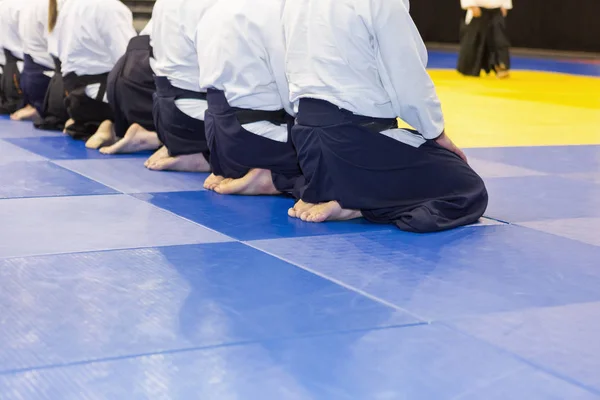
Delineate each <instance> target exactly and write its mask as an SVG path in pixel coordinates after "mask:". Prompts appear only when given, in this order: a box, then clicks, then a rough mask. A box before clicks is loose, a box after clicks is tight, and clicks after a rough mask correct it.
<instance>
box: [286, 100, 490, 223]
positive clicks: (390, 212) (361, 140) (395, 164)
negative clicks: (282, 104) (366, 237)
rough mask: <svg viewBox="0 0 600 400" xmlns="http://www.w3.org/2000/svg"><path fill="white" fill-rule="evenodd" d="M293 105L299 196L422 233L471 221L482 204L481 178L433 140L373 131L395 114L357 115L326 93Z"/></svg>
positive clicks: (484, 194)
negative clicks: (409, 140) (411, 141)
mask: <svg viewBox="0 0 600 400" xmlns="http://www.w3.org/2000/svg"><path fill="white" fill-rule="evenodd" d="M299 107H300V108H299V113H298V115H297V119H296V120H297V125H296V126H294V128H293V129H292V138H293V141H294V144H295V146H296V149H297V151H298V159H299V162H300V167H301V168H302V172H303V173H304V178H303V179H304V182H303V185H301V187H300V190H299V197H300V198H301V199H302V200H304V201H305V202H308V203H321V202H326V201H331V200H337V201H338V202H339V203H340V205H341V206H342V207H343V208H346V209H354V210H361V211H362V213H363V216H364V217H365V218H366V219H367V220H369V221H372V222H376V223H392V224H395V225H396V226H397V227H398V228H400V229H401V230H404V231H410V232H421V233H423V232H435V231H442V230H447V229H452V228H456V227H459V226H462V225H467V224H471V223H474V222H476V221H477V220H478V219H479V218H480V217H481V216H482V215H483V213H484V212H485V209H486V207H487V202H488V195H487V191H486V188H485V185H484V183H483V181H482V179H481V178H480V177H479V176H478V175H477V173H476V172H475V171H473V169H471V167H469V165H468V164H467V163H465V162H464V161H463V160H462V159H461V158H460V157H458V156H457V155H456V154H454V153H452V152H450V151H448V150H446V149H445V148H443V147H441V146H440V145H438V144H437V143H436V142H435V141H426V142H425V143H424V144H422V145H421V146H420V147H418V148H417V147H413V146H411V145H408V144H404V143H402V142H400V141H397V140H395V139H392V138H389V137H387V136H385V135H383V134H381V133H379V132H381V131H383V130H386V129H389V128H392V127H395V126H397V125H396V122H395V120H394V119H376V118H369V117H362V116H357V115H355V114H352V113H351V112H350V111H347V110H344V109H340V108H338V107H337V106H335V105H333V104H331V103H328V102H326V101H322V100H314V99H301V100H300V105H299ZM413 134H415V135H418V134H417V133H416V132H413ZM419 136H420V135H419Z"/></svg>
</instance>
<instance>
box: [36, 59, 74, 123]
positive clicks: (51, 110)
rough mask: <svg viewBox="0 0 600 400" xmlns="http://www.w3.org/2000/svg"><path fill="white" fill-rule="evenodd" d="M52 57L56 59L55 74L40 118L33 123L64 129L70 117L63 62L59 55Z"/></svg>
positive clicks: (49, 85) (49, 84) (47, 91)
mask: <svg viewBox="0 0 600 400" xmlns="http://www.w3.org/2000/svg"><path fill="white" fill-rule="evenodd" d="M52 58H53V60H54V76H53V77H52V79H50V82H49V83H48V89H47V90H46V94H45V96H44V103H43V105H42V109H41V111H40V118H39V119H37V120H35V121H33V125H34V126H35V127H36V128H38V129H43V130H57V131H62V130H63V129H64V127H65V122H67V120H68V119H69V113H68V112H67V107H66V106H65V97H66V93H65V85H64V82H63V76H62V69H61V63H60V60H59V59H58V58H57V57H54V56H53V57H52Z"/></svg>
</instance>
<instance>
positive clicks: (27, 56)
mask: <svg viewBox="0 0 600 400" xmlns="http://www.w3.org/2000/svg"><path fill="white" fill-rule="evenodd" d="M18 26H19V34H20V37H21V40H22V43H23V53H24V66H23V72H22V74H21V88H22V90H23V96H24V103H25V104H26V106H25V107H24V108H22V109H21V110H19V111H17V112H16V113H14V114H13V115H12V116H11V118H12V119H15V120H26V119H33V120H34V121H35V122H37V123H39V121H40V118H41V115H42V114H43V112H44V100H45V98H46V92H47V91H48V86H49V85H50V80H51V79H52V77H53V75H54V70H55V65H54V61H53V60H52V57H51V56H50V53H49V52H48V29H47V26H48V1H47V0H28V1H25V2H23V5H22V6H21V12H20V14H19V23H18Z"/></svg>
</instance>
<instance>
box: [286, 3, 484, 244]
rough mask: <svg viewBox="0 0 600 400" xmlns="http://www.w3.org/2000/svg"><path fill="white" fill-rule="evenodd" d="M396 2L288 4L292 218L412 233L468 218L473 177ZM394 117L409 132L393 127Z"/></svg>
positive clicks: (480, 201) (478, 197) (480, 200)
mask: <svg viewBox="0 0 600 400" xmlns="http://www.w3.org/2000/svg"><path fill="white" fill-rule="evenodd" d="M407 3H408V2H405V1H403V0H287V3H286V9H285V13H284V28H285V36H286V44H287V46H286V58H287V59H286V67H287V76H288V78H289V80H290V91H291V100H292V101H299V109H298V114H297V125H296V126H295V127H294V128H293V130H292V138H293V141H294V144H295V145H296V149H297V151H298V159H299V161H300V166H301V168H302V172H303V175H304V179H305V182H304V184H303V185H302V187H301V189H300V198H301V201H299V202H298V203H297V204H296V206H295V207H294V208H293V209H291V210H289V215H290V216H292V217H297V218H301V219H302V220H305V221H309V222H322V221H326V220H343V219H352V218H357V217H360V216H361V215H362V216H364V217H365V218H366V219H368V220H370V221H372V222H377V223H393V224H395V225H396V226H397V227H398V228H400V229H403V230H406V231H412V232H433V231H440V230H445V229H450V228H454V227H458V226H461V225H466V224H470V223H474V222H476V221H477V220H478V219H479V218H480V217H481V216H482V215H483V213H484V211H485V209H486V207H487V201H488V197H487V192H486V188H485V185H484V183H483V181H482V180H481V178H480V177H479V176H478V175H477V174H476V173H475V172H474V171H473V170H472V169H471V168H470V167H469V165H468V164H467V162H466V158H465V156H464V154H463V153H462V151H460V149H458V148H457V147H456V146H455V145H454V144H453V143H452V141H451V140H450V138H449V137H448V136H447V135H446V134H445V132H444V119H443V116H442V110H441V106H440V102H439V100H438V97H437V95H436V93H435V89H434V86H433V82H432V81H431V79H430V77H429V75H428V74H427V72H426V70H425V66H426V63H427V51H426V49H425V46H424V44H423V41H422V39H421V37H420V36H419V33H418V31H417V29H416V27H415V25H414V23H413V21H412V19H411V17H410V15H409V12H408V8H407ZM396 117H400V118H402V119H403V120H404V121H406V122H407V123H409V124H410V125H412V126H413V127H414V128H416V129H417V131H418V133H417V132H415V131H407V130H401V129H397V123H396Z"/></svg>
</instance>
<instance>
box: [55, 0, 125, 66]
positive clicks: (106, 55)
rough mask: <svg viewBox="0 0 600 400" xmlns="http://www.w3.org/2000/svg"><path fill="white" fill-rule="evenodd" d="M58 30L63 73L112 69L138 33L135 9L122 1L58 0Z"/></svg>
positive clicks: (56, 33) (57, 36)
mask: <svg viewBox="0 0 600 400" xmlns="http://www.w3.org/2000/svg"><path fill="white" fill-rule="evenodd" d="M54 33H55V35H56V41H57V43H58V58H59V59H60V60H61V62H62V72H63V76H65V75H67V74H68V73H70V72H74V73H76V74H77V75H99V74H104V73H106V72H110V71H111V70H112V68H113V67H114V66H115V64H116V63H117V61H118V60H119V58H121V56H123V54H125V50H126V49H127V45H128V44H129V41H130V40H131V38H132V37H134V36H136V32H135V29H133V16H132V14H131V11H130V10H129V8H128V7H127V6H126V5H124V4H123V3H121V2H120V1H119V0H58V20H57V22H56V27H55V29H54Z"/></svg>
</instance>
